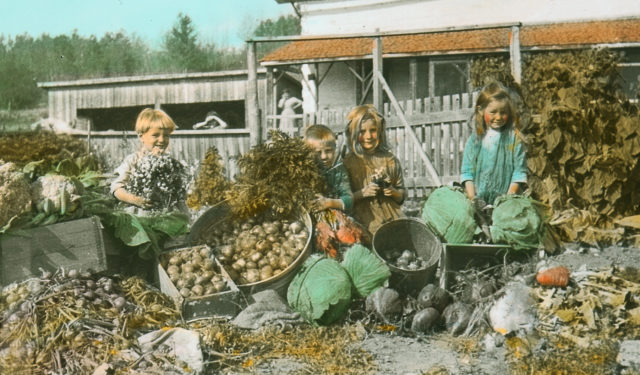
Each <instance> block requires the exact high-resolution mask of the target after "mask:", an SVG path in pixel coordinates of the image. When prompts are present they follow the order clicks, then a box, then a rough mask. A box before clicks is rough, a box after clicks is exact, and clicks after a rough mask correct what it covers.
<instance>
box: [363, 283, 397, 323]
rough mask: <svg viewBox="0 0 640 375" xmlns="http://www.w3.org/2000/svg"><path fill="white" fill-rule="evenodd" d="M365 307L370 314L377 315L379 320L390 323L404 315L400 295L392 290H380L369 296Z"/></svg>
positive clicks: (382, 288)
mask: <svg viewBox="0 0 640 375" xmlns="http://www.w3.org/2000/svg"><path fill="white" fill-rule="evenodd" d="M365 307H366V309H367V311H368V312H373V313H375V314H376V315H377V316H378V318H380V319H382V320H383V321H385V322H387V323H389V322H393V321H396V320H397V319H398V318H399V317H400V314H402V301H401V300H400V294H398V292H396V291H395V290H393V289H390V288H384V287H381V288H378V289H376V290H375V291H374V292H373V293H371V294H369V296H367V299H366V300H365Z"/></svg>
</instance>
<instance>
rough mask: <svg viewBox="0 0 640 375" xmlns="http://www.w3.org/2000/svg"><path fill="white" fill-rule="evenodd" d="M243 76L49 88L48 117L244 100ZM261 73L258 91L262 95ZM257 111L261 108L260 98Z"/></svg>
mask: <svg viewBox="0 0 640 375" xmlns="http://www.w3.org/2000/svg"><path fill="white" fill-rule="evenodd" d="M246 86H247V82H246V75H244V76H237V77H235V76H233V77H216V78H207V79H199V80H193V79H192V80H174V81H171V80H169V81H148V82H139V83H127V84H111V85H93V86H90V85H87V86H75V87H61V88H49V89H48V100H49V117H51V118H57V119H60V120H64V121H66V122H69V123H71V122H73V121H74V120H75V119H76V118H77V110H78V109H96V108H118V107H136V106H153V105H154V104H155V103H159V104H161V105H162V104H189V103H209V102H225V101H236V100H245V96H246ZM265 89H266V80H265V79H264V74H262V75H260V77H259V79H258V90H259V92H264V90H265ZM260 108H264V99H261V102H260Z"/></svg>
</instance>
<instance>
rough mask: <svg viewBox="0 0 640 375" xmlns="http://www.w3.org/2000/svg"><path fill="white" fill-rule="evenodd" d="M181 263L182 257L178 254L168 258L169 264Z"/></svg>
mask: <svg viewBox="0 0 640 375" xmlns="http://www.w3.org/2000/svg"><path fill="white" fill-rule="evenodd" d="M180 263H182V258H181V257H179V256H176V255H174V256H172V257H171V258H169V264H180Z"/></svg>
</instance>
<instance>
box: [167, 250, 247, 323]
mask: <svg viewBox="0 0 640 375" xmlns="http://www.w3.org/2000/svg"><path fill="white" fill-rule="evenodd" d="M198 246H207V245H198ZM183 249H186V248H181V249H175V250H172V251H169V252H166V253H163V254H162V255H166V254H167V253H171V252H174V251H180V250H183ZM214 261H215V264H216V266H215V267H216V270H218V271H219V272H220V273H221V274H222V276H223V277H224V279H225V281H226V283H227V289H226V290H223V291H222V292H219V293H214V294H209V295H204V296H199V297H188V298H184V297H182V295H180V291H179V290H178V288H177V287H176V286H175V284H174V283H173V282H172V281H171V279H170V278H169V275H168V274H167V271H166V270H165V269H164V267H162V265H161V264H160V262H157V265H156V269H157V277H158V283H159V284H160V291H161V292H163V293H164V294H166V295H168V296H169V297H171V298H172V299H173V300H174V302H175V304H176V306H177V307H178V308H180V309H181V310H182V317H183V318H184V319H185V320H187V321H188V320H195V319H200V318H208V317H221V318H233V317H235V316H236V315H237V314H238V313H239V312H240V311H241V310H242V308H244V307H246V304H247V303H246V301H243V298H244V297H243V295H242V293H241V292H240V289H238V286H237V285H236V284H235V283H234V282H233V280H231V277H230V276H229V274H228V273H227V271H226V270H225V269H224V267H222V265H221V264H220V262H219V261H218V260H217V259H215V258H214Z"/></svg>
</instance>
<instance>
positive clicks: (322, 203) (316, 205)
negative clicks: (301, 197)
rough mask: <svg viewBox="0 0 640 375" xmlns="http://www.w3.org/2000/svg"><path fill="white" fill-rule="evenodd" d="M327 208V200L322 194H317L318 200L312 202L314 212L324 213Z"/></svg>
mask: <svg viewBox="0 0 640 375" xmlns="http://www.w3.org/2000/svg"><path fill="white" fill-rule="evenodd" d="M327 208H328V207H327V198H325V197H323V196H322V195H320V194H316V199H314V200H313V201H312V202H311V209H312V210H313V211H316V212H317V211H324V210H326V209H327Z"/></svg>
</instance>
